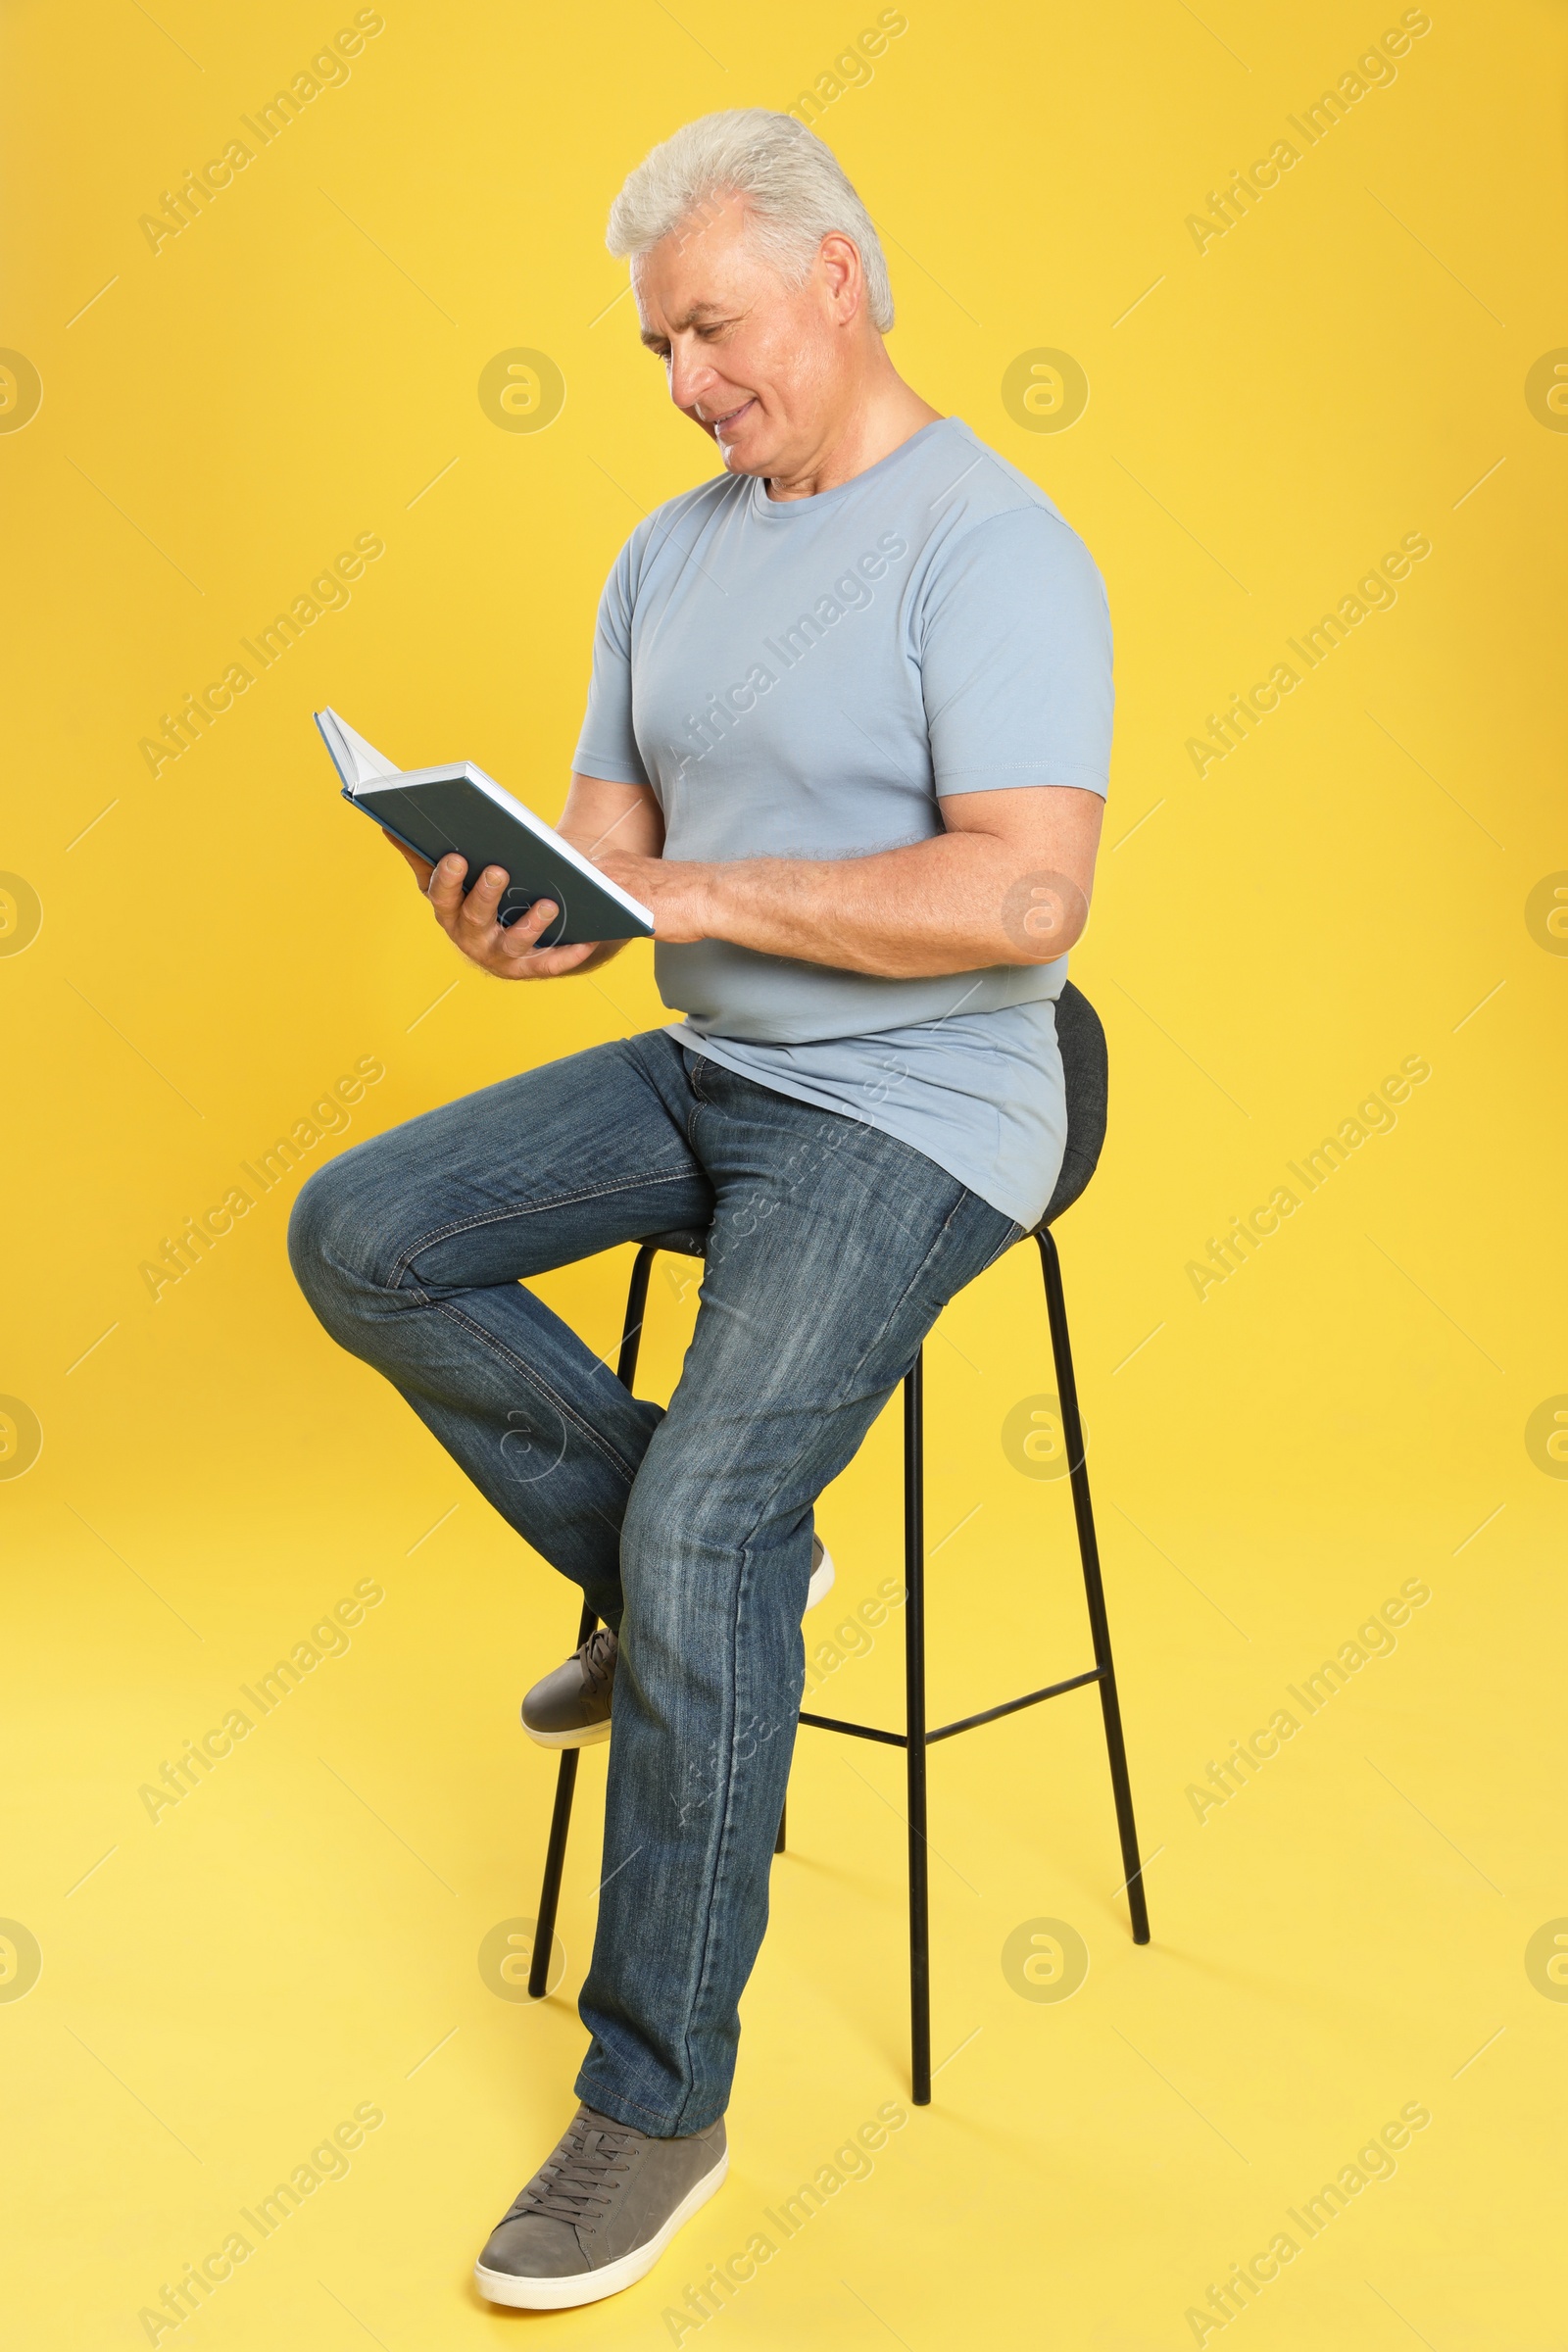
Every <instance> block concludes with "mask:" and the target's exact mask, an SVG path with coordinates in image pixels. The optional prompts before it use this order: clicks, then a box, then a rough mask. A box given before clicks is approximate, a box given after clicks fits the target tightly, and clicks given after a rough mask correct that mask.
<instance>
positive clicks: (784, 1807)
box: [773, 1797, 790, 1854]
mask: <svg viewBox="0 0 1568 2352" xmlns="http://www.w3.org/2000/svg"><path fill="white" fill-rule="evenodd" d="M789 1810H790V1800H789V1798H788V1797H786V1798H785V1799H784V1802H783V1803H782V1804H781V1805H780V1807H779V1809H778V1836H777V1837H776V1838H774V1840H773V1851H774V1853H775V1854H781V1853H782V1852H783V1851H784V1824H785V1822H786V1821H787V1820H788V1818H789Z"/></svg>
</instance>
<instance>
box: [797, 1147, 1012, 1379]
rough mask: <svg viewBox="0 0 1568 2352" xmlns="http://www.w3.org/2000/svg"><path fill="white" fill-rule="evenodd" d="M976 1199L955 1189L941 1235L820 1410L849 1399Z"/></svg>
mask: <svg viewBox="0 0 1568 2352" xmlns="http://www.w3.org/2000/svg"><path fill="white" fill-rule="evenodd" d="M976 1198H978V1196H977V1195H972V1194H971V1193H970V1192H969V1190H968V1188H967V1186H960V1187H959V1190H958V1198H957V1200H956V1201H955V1202H954V1203H953V1206H952V1208H951V1209H950V1210H949V1211H948V1214H947V1216H946V1217H945V1218H944V1219H943V1222H942V1227H941V1230H940V1232H938V1233H937V1234H935V1235H934V1236H933V1238H932V1241H931V1246H930V1248H929V1249H928V1250H926V1253H925V1255H924V1257H922V1258H921V1260H920V1263H919V1264H918V1265H917V1266H916V1267H914V1268H913V1270H912V1271H911V1273H910V1275H909V1279H908V1281H907V1283H906V1284H905V1286H904V1288H903V1290H902V1291H901V1292H900V1293H899V1296H898V1298H897V1299H895V1300H894V1302H893V1304H892V1306H890V1307H889V1309H888V1311H887V1314H886V1316H885V1317H884V1318H883V1321H882V1323H881V1325H880V1327H879V1328H878V1329H877V1331H876V1332H875V1333H873V1335H872V1337H871V1338H870V1339H869V1340H868V1341H867V1342H866V1345H865V1347H864V1348H863V1350H862V1351H861V1353H860V1355H859V1356H858V1358H857V1359H856V1361H855V1363H854V1364H852V1365H851V1366H850V1367H849V1368H848V1370H847V1371H846V1373H845V1375H844V1379H843V1381H842V1382H841V1384H840V1386H839V1387H838V1388H837V1389H836V1390H835V1391H834V1393H833V1395H832V1396H831V1397H827V1398H825V1399H824V1403H823V1410H824V1411H829V1412H831V1411H833V1410H834V1409H836V1408H837V1407H838V1406H839V1405H841V1404H843V1403H844V1402H845V1401H846V1400H847V1398H848V1397H849V1395H850V1393H851V1389H852V1385H853V1383H854V1382H855V1381H856V1380H857V1379H858V1376H859V1374H860V1373H861V1372H863V1371H864V1369H865V1367H866V1365H867V1364H868V1363H869V1362H870V1360H871V1358H872V1356H873V1355H874V1354H875V1352H876V1350H877V1348H879V1347H880V1346H881V1345H882V1342H883V1341H884V1340H885V1339H886V1337H887V1335H888V1333H889V1331H891V1329H892V1328H893V1325H894V1324H895V1323H896V1322H897V1321H898V1318H899V1316H900V1315H901V1314H902V1313H903V1311H904V1308H905V1306H906V1305H907V1302H908V1299H909V1298H910V1296H911V1294H912V1293H913V1291H914V1288H915V1285H916V1284H917V1283H918V1282H919V1280H920V1278H921V1276H922V1275H923V1274H924V1273H925V1272H926V1269H927V1268H928V1267H929V1266H930V1265H931V1263H932V1261H933V1259H935V1258H936V1257H937V1256H938V1254H939V1253H940V1251H941V1250H942V1248H943V1245H944V1244H945V1243H946V1241H947V1240H948V1237H949V1235H950V1234H951V1232H952V1230H953V1227H954V1224H955V1222H956V1219H957V1216H958V1213H959V1211H960V1209H961V1208H962V1207H963V1204H964V1202H965V1201H969V1200H971V1199H976ZM988 1262H989V1261H988ZM984 1271H985V1268H984V1267H982V1268H981V1269H980V1272H981V1273H983V1272H984ZM973 1279H975V1280H976V1281H978V1279H979V1275H978V1274H977V1275H976V1276H975V1277H974V1278H973ZM945 1303H946V1301H944V1304H945ZM941 1311H942V1309H941V1307H938V1309H937V1314H940V1313H941ZM935 1321H936V1315H933V1316H932V1318H931V1322H932V1323H935ZM926 1328H927V1330H929V1329H930V1324H928V1325H927V1327H926ZM923 1341H924V1335H923V1334H922V1340H921V1344H922V1345H923ZM910 1361H911V1362H912V1361H913V1358H912V1357H911V1358H910ZM901 1377H902V1376H901ZM897 1385H898V1383H897V1381H895V1383H894V1386H895V1387H897ZM889 1394H890V1395H891V1394H892V1391H891V1390H890V1391H889Z"/></svg>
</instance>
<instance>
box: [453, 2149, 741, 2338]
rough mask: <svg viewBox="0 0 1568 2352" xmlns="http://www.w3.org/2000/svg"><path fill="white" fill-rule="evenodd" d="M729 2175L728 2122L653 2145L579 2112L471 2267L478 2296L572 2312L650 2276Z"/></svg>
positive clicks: (523, 2306) (525, 2308)
mask: <svg viewBox="0 0 1568 2352" xmlns="http://www.w3.org/2000/svg"><path fill="white" fill-rule="evenodd" d="M728 2170H729V2154H728V2151H727V2149H726V2147H725V2144H724V2119H723V2117H722V2116H720V2117H719V2119H718V2122H717V2123H716V2124H711V2125H710V2126H709V2128H708V2130H707V2131H694V2132H692V2133H691V2134H690V2136H689V2137H687V2138H684V2139H650V2138H649V2136H648V2134H647V2132H646V2131H635V2130H634V2129H633V2128H632V2126H631V2125H629V2124H617V2123H613V2122H612V2121H611V2119H610V2117H609V2116H608V2115H598V2114H596V2113H595V2112H594V2110H593V2108H591V2107H579V2108H578V2110H577V2112H576V2114H575V2115H574V2116H573V2117H572V2120H571V2122H570V2124H569V2125H568V2126H567V2128H566V2133H565V2136H564V2139H563V2140H562V2141H561V2143H560V2145H559V2147H558V2148H557V2149H556V2152H555V2154H554V2155H553V2156H550V2157H547V2158H546V2160H545V2162H544V2163H543V2164H542V2165H541V2166H540V2168H539V2170H538V2172H537V2173H535V2175H534V2177H533V2179H532V2180H530V2181H529V2183H528V2185H527V2187H526V2188H525V2189H524V2190H523V2191H522V2193H521V2195H520V2196H519V2197H518V2198H517V2200H516V2202H515V2205H514V2206H513V2207H512V2210H511V2211H510V2212H509V2213H506V2214H504V2215H503V2216H502V2218H501V2220H500V2221H499V2222H498V2223H497V2224H496V2226H495V2228H494V2229H492V2230H491V2232H490V2237H489V2241H488V2243H487V2244H486V2246H485V2249H484V2252H483V2253H482V2254H481V2255H480V2257H479V2259H478V2261H477V2262H476V2263H475V2264H474V2266H473V2275H474V2278H475V2279H476V2280H477V2281H478V2285H479V2292H480V2293H481V2294H482V2295H483V2296H484V2297H485V2298H486V2300H487V2301H489V2302H491V2303H506V2304H510V2305H512V2306H513V2307H514V2308H515V2309H517V2310H522V2311H569V2310H572V2309H573V2308H575V2306H576V2305H577V2304H579V2303H598V2302H600V2301H601V2300H602V2299H603V2297H604V2296H606V2295H617V2294H619V2292H620V2290H621V2288H622V2287H623V2286H631V2285H633V2284H634V2283H635V2281H636V2280H637V2279H639V2278H643V2277H644V2276H645V2275H646V2273H648V2272H649V2271H651V2270H652V2269H653V2267H654V2265H655V2263H656V2262H657V2261H658V2260H659V2257H660V2256H661V2254H662V2252H663V2251H664V2248H665V2247H666V2246H667V2245H668V2243H669V2241H670V2239H671V2238H672V2237H673V2236H674V2234H675V2232H676V2230H677V2229H679V2228H680V2226H681V2224H682V2222H686V2221H689V2220H690V2219H691V2217H692V2215H693V2214H694V2213H695V2212H696V2211H697V2208H698V2207H699V2206H700V2205H706V2204H707V2202H708V2200H709V2198H710V2197H711V2195H712V2194H713V2192H714V2190H715V2189H716V2188H717V2187H718V2186H719V2184H720V2183H721V2181H722V2180H723V2178H724V2175H725V2174H726V2173H727V2172H728Z"/></svg>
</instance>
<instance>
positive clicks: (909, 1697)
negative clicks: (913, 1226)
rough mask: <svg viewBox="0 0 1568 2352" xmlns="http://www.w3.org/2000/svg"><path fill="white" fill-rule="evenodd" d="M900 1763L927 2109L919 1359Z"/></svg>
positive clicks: (920, 2100) (916, 2089)
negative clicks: (904, 1737)
mask: <svg viewBox="0 0 1568 2352" xmlns="http://www.w3.org/2000/svg"><path fill="white" fill-rule="evenodd" d="M904 1584H905V1598H904V1671H905V1730H906V1735H907V1746H906V1749H905V1763H906V1766H907V1773H908V1802H909V2073H910V2077H911V2080H912V2086H913V2096H914V2103H915V2105H916V2106H917V2107H929V2106H930V2104H931V1929H930V1889H929V1886H928V1874H927V1870H926V1860H927V1846H926V1810H925V1753H926V1747H925V1446H924V1432H923V1425H922V1397H921V1359H920V1357H919V1356H918V1355H917V1356H916V1357H915V1359H914V1362H913V1363H912V1364H911V1365H910V1367H909V1370H908V1372H907V1375H906V1377H905V1382H904Z"/></svg>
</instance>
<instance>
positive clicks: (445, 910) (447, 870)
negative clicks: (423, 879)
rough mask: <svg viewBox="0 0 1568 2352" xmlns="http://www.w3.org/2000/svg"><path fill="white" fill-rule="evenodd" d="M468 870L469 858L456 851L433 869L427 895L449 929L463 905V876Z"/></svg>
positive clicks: (444, 925)
mask: <svg viewBox="0 0 1568 2352" xmlns="http://www.w3.org/2000/svg"><path fill="white" fill-rule="evenodd" d="M467 870H468V863H467V859H466V858H459V857H458V856H456V855H455V854H454V853H449V854H448V855H447V856H446V857H445V858H442V859H441V861H440V863H439V864H438V865H436V866H434V867H433V868H432V869H431V874H430V881H429V885H428V887H427V889H426V891H425V896H426V898H427V899H428V900H429V902H430V904H431V906H432V907H434V908H435V910H436V913H437V914H438V915H439V917H440V919H441V923H442V925H443V927H444V928H445V929H446V930H448V931H450V930H451V928H452V926H453V924H454V923H455V922H456V921H457V919H458V915H459V913H460V911H461V909H462V907H463V878H464V876H465V874H466V872H467Z"/></svg>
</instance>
